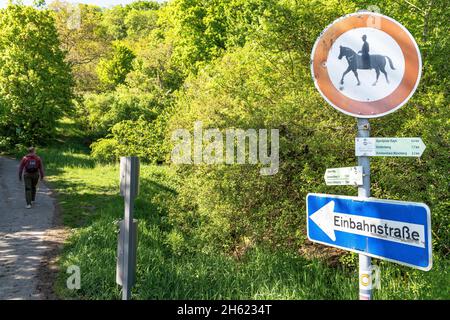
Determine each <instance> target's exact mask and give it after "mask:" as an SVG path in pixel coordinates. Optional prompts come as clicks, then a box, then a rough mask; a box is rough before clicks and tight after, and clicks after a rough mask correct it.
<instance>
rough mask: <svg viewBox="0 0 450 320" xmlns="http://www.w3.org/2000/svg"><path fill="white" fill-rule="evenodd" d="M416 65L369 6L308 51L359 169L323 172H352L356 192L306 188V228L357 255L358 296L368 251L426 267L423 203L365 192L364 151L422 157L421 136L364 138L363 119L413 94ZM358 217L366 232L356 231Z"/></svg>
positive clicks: (364, 296) (410, 45) (396, 31)
mask: <svg viewBox="0 0 450 320" xmlns="http://www.w3.org/2000/svg"><path fill="white" fill-rule="evenodd" d="M421 70H422V58H421V56H420V51H419V47H418V46H417V43H416V41H415V40H414V38H413V37H412V35H411V34H410V33H409V32H408V30H407V29H406V28H405V27H404V26H402V25H401V24H400V23H399V22H397V21H395V20H394V19H392V18H389V17H387V16H384V15H382V14H379V13H374V12H370V11H367V10H362V11H359V12H356V13H352V14H349V15H346V16H344V17H341V18H339V19H337V20H336V21H334V22H333V23H331V24H330V25H329V26H328V27H326V28H325V30H324V31H323V32H322V33H321V34H320V36H319V38H317V40H316V43H315V44H314V47H313V50H312V53H311V74H312V77H313V80H314V85H315V86H316V88H317V90H318V91H319V92H320V94H321V95H322V97H323V98H324V99H325V100H326V101H327V102H328V103H329V104H330V105H331V106H332V107H333V108H335V109H337V110H338V111H340V112H343V113H345V114H346V115H349V116H352V117H356V118H357V138H356V140H355V155H356V157H357V161H358V167H360V168H362V172H358V173H357V175H356V176H352V178H350V176H351V173H350V172H348V170H351V169H348V168H336V169H328V170H327V172H326V173H325V177H324V178H325V181H326V183H327V185H348V184H352V183H351V182H354V181H353V178H354V179H355V180H356V178H357V179H358V181H357V183H356V184H357V185H358V197H343V196H333V195H317V194H309V195H308V197H307V218H306V219H307V229H308V230H307V232H308V237H309V239H310V240H311V241H315V242H319V243H322V244H325V245H329V246H334V247H339V248H342V249H345V250H349V251H353V252H357V253H359V299H360V300H371V299H372V282H373V276H372V271H373V267H372V265H371V257H377V258H380V259H385V260H389V261H393V262H398V263H401V264H405V265H408V266H412V267H415V268H419V269H421V270H425V271H427V270H430V269H431V266H432V261H431V257H432V253H431V250H432V246H431V233H430V230H431V229H430V228H431V226H430V223H431V222H430V210H429V208H428V207H427V206H426V205H425V204H420V203H413V202H398V201H392V200H377V199H373V198H370V158H369V157H370V156H389V157H392V156H396V157H398V156H400V157H402V156H404V157H420V156H421V155H422V153H423V151H424V150H425V145H424V143H423V142H422V140H421V139H420V138H370V124H369V118H377V117H382V116H385V115H387V114H390V113H392V112H394V111H396V110H398V109H399V108H401V107H402V106H403V105H404V104H405V103H406V102H407V101H408V100H409V99H410V98H411V96H412V95H413V94H414V92H415V91H416V89H417V86H418V85H419V82H420V77H421V72H422V71H421ZM380 75H381V77H380ZM332 170H335V171H332ZM357 170H359V169H357ZM361 175H362V181H361ZM345 221H347V222H345ZM341 222H342V223H341ZM358 223H359V224H360V225H361V226H362V227H363V228H364V226H365V224H366V225H367V226H369V227H368V228H369V230H368V231H367V230H365V229H361V230H358V227H357V225H358ZM372 225H373V227H371V226H372ZM353 226H356V227H355V228H356V229H355V228H353ZM371 228H372V229H371ZM374 228H375V229H374ZM386 228H387V229H386ZM378 231H379V232H378ZM392 231H393V233H392ZM399 232H400V233H399ZM407 232H409V234H407Z"/></svg>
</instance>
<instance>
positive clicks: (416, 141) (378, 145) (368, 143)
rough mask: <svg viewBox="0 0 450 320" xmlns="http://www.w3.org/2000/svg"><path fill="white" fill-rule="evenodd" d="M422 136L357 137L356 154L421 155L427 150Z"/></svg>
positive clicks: (379, 155)
mask: <svg viewBox="0 0 450 320" xmlns="http://www.w3.org/2000/svg"><path fill="white" fill-rule="evenodd" d="M425 148H426V146H425V144H424V143H423V141H422V139H420V138H356V139H355V155H356V156H357V157H359V156H369V157H420V156H422V153H423V152H424V151H425Z"/></svg>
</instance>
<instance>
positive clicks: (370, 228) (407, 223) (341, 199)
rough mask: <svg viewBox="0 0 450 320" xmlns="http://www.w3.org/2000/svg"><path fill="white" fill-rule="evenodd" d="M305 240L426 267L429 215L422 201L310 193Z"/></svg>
mask: <svg viewBox="0 0 450 320" xmlns="http://www.w3.org/2000/svg"><path fill="white" fill-rule="evenodd" d="M306 205H307V229H308V238H309V239H310V240H311V241H314V242H318V243H322V244H325V245H328V246H333V247H338V248H341V249H344V250H349V251H353V252H357V253H362V254H365V255H368V256H371V257H375V258H379V259H383V260H389V261H392V262H397V263H400V264H404V265H407V266H410V267H413V268H417V269H421V270H425V271H428V270H430V269H431V266H432V252H431V251H432V249H431V247H432V246H431V218H430V209H429V208H428V206H427V205H426V204H423V203H417V202H403V201H394V200H381V199H374V198H358V197H348V196H336V195H326V194H313V193H310V194H308V196H307V197H306Z"/></svg>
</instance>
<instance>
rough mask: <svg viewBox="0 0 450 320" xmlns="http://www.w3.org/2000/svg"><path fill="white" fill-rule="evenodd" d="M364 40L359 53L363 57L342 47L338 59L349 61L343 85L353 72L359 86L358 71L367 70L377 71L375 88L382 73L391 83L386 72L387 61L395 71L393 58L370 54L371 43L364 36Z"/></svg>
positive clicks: (343, 75) (342, 81)
mask: <svg viewBox="0 0 450 320" xmlns="http://www.w3.org/2000/svg"><path fill="white" fill-rule="evenodd" d="M362 40H363V41H364V44H363V46H362V49H361V50H360V51H359V52H358V53H361V55H359V54H357V53H356V52H355V51H353V50H352V49H350V48H348V47H343V46H340V52H339V57H338V59H339V60H341V59H342V57H345V58H346V59H347V63H348V68H347V70H345V71H344V73H343V74H342V78H341V82H340V83H341V85H343V84H344V77H345V75H346V74H347V73H349V72H350V71H353V73H354V74H355V77H356V80H358V84H357V85H358V86H359V85H360V84H361V82H360V81H359V77H358V71H357V69H362V70H364V69H365V70H367V69H375V72H376V74H377V79H376V80H375V82H374V83H373V84H372V85H373V86H375V85H376V84H377V82H378V77H379V76H380V71H381V72H383V74H384V76H385V77H386V82H387V83H389V79H388V75H387V72H386V70H385V66H386V59H388V61H389V66H390V67H391V69H392V70H395V68H394V65H393V63H392V60H391V58H389V57H388V56H384V55H380V54H373V55H370V54H369V43H368V42H367V36H366V35H363V36H362Z"/></svg>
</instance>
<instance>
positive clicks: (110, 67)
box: [97, 43, 136, 89]
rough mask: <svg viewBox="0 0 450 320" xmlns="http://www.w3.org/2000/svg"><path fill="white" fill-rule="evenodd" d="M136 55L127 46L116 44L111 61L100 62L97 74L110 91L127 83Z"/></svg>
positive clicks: (103, 60)
mask: <svg viewBox="0 0 450 320" xmlns="http://www.w3.org/2000/svg"><path fill="white" fill-rule="evenodd" d="M135 57H136V56H135V54H134V53H133V51H131V50H130V49H129V48H128V47H127V46H125V45H123V44H121V43H116V44H114V46H113V54H112V57H111V58H109V59H102V60H100V62H99V64H98V67H97V73H98V77H99V79H100V82H101V83H102V84H103V85H105V87H106V88H108V89H114V88H115V87H116V86H117V85H119V84H122V83H124V82H125V78H126V76H127V74H128V73H129V72H130V71H131V70H132V69H133V60H134V58H135Z"/></svg>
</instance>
